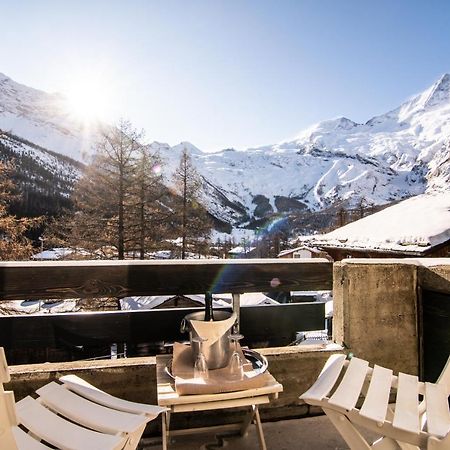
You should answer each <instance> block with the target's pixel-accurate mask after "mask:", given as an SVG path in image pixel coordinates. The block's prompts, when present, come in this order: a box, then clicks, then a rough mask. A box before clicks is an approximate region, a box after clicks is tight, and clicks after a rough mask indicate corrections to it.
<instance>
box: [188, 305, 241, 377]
mask: <svg viewBox="0 0 450 450" xmlns="http://www.w3.org/2000/svg"><path fill="white" fill-rule="evenodd" d="M231 314H232V313H230V312H228V311H214V322H220V321H221V320H227V319H229V318H230V317H231ZM204 318H205V313H204V312H203V311H199V312H195V313H191V314H188V315H186V316H185V317H184V319H183V320H182V321H181V332H182V333H185V332H187V331H189V340H190V341H191V348H192V354H193V357H194V361H195V359H196V358H197V355H198V352H199V344H198V342H192V338H195V337H198V334H197V332H196V331H195V330H194V328H193V327H192V324H191V320H204ZM230 334H231V327H230V329H229V330H228V331H226V332H225V334H224V335H223V336H222V337H221V338H220V339H218V340H217V341H216V342H215V343H214V344H212V345H207V343H205V344H203V354H204V355H205V358H206V363H207V364H208V369H220V368H221V367H225V366H226V365H227V364H228V361H229V360H230V356H231V345H230V339H229V336H230Z"/></svg>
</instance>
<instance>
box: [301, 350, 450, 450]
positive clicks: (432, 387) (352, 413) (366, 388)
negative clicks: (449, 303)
mask: <svg viewBox="0 0 450 450" xmlns="http://www.w3.org/2000/svg"><path fill="white" fill-rule="evenodd" d="M393 393H395V394H396V395H395V404H393V405H390V404H389V401H390V400H391V399H392V398H393V396H392V394H393ZM449 394H450V357H449V359H448V361H447V364H446V366H445V368H444V370H443V372H442V374H441V376H440V378H439V380H438V381H437V382H436V383H423V382H420V381H419V380H418V377H417V376H413V375H408V374H404V373H399V375H398V376H394V375H393V372H392V370H390V369H386V368H384V367H380V366H377V365H375V366H374V368H373V369H372V368H370V367H369V364H368V362H367V361H364V360H362V359H359V358H352V359H351V360H350V361H347V360H346V357H345V355H332V356H330V358H329V359H328V361H327V362H326V364H325V366H324V368H323V369H322V371H321V373H320V375H319V377H318V379H317V381H316V382H315V383H314V384H313V385H312V386H311V388H310V389H309V390H308V391H306V392H305V393H304V394H302V395H301V396H300V399H302V400H304V401H305V402H306V403H308V404H310V405H316V406H321V407H322V409H323V410H324V412H325V413H326V414H327V416H328V417H329V418H330V420H331V422H332V423H333V424H334V426H335V427H336V428H337V430H338V431H339V432H340V433H341V435H342V437H343V438H344V439H345V441H346V442H347V444H348V445H349V446H350V448H351V449H355V450H360V449H370V448H374V449H378V450H385V449H386V450H388V449H398V448H401V449H404V450H407V449H408V450H412V449H418V448H422V449H430V450H431V449H436V450H441V449H450V411H449V403H448V397H449ZM361 396H362V397H363V402H362V406H361V407H360V408H358V406H357V405H359V403H358V400H359V399H360V397H361ZM355 425H356V426H361V427H363V428H366V429H368V430H371V431H373V432H375V433H378V434H379V435H380V436H381V439H379V440H378V441H376V442H375V443H374V444H373V445H369V443H368V442H367V441H366V440H365V439H364V438H363V436H362V435H361V434H360V432H359V431H358V429H357V428H356V427H355Z"/></svg>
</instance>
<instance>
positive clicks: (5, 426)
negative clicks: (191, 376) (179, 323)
mask: <svg viewBox="0 0 450 450" xmlns="http://www.w3.org/2000/svg"><path fill="white" fill-rule="evenodd" d="M0 381H1V383H0V448H1V450H48V449H50V448H53V447H49V446H48V445H51V446H54V447H56V448H59V449H62V450H121V449H127V450H132V449H135V448H136V447H137V445H138V442H139V440H140V437H141V436H142V433H143V431H144V429H145V426H146V424H147V423H148V422H149V421H150V420H153V419H155V418H156V417H157V416H158V415H159V414H160V413H161V412H163V411H165V410H166V408H160V407H159V406H153V405H146V404H143V403H135V402H129V401H126V400H122V399H119V398H117V397H114V396H112V395H110V394H107V393H106V392H103V391H101V390H100V389H98V388H96V387H94V386H92V385H91V384H89V383H87V382H86V381H84V380H82V379H81V378H79V377H77V376H74V375H69V376H65V377H62V378H61V381H62V384H59V383H57V382H50V383H48V384H46V385H45V386H43V387H41V388H39V389H38V390H37V391H36V394H37V395H38V396H39V397H37V398H33V397H31V396H28V397H25V398H24V399H22V400H20V401H19V402H17V403H15V402H14V395H13V393H12V392H5V391H4V389H3V383H7V382H8V381H10V376H9V370H8V366H7V364H6V359H5V354H4V351H3V348H1V347H0ZM46 444H48V445H46Z"/></svg>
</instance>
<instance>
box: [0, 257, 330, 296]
mask: <svg viewBox="0 0 450 450" xmlns="http://www.w3.org/2000/svg"><path fill="white" fill-rule="evenodd" d="M332 267H333V265H332V263H331V262H329V261H327V260H325V259H309V260H301V259H291V260H288V259H283V260H280V259H252V260H188V261H186V260H184V261H183V260H166V261H57V262H1V263H0V301H1V300H42V299H55V298H59V299H65V298H95V297H125V296H130V295H176V294H199V293H203V292H206V291H212V292H214V293H244V292H268V291H276V290H278V291H292V290H299V291H300V290H331V289H332V277H333V275H332Z"/></svg>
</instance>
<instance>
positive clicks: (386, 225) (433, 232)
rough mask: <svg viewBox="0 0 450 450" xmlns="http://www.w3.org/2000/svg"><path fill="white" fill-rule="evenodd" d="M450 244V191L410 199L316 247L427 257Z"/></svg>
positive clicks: (318, 240)
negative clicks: (438, 248) (445, 243)
mask: <svg viewBox="0 0 450 450" xmlns="http://www.w3.org/2000/svg"><path fill="white" fill-rule="evenodd" d="M448 240H450V191H448V192H445V193H441V194H435V195H432V194H423V195H418V196H416V197H412V198H409V199H408V200H404V201H402V202H400V203H397V204H396V205H394V206H391V207H389V208H386V209H384V210H382V211H379V212H377V213H375V214H372V215H370V216H367V217H364V218H363V219H360V220H357V221H356V222H352V223H349V224H348V225H345V226H343V227H341V228H338V229H337V230H334V231H332V232H331V233H328V234H324V235H321V236H315V237H314V238H313V239H312V243H313V244H314V245H317V246H320V247H324V248H327V247H342V248H353V249H373V250H381V251H383V250H387V251H399V252H404V253H408V252H412V253H424V252H426V251H427V250H429V249H430V248H432V247H435V246H437V245H439V244H442V243H444V242H446V241H448Z"/></svg>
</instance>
